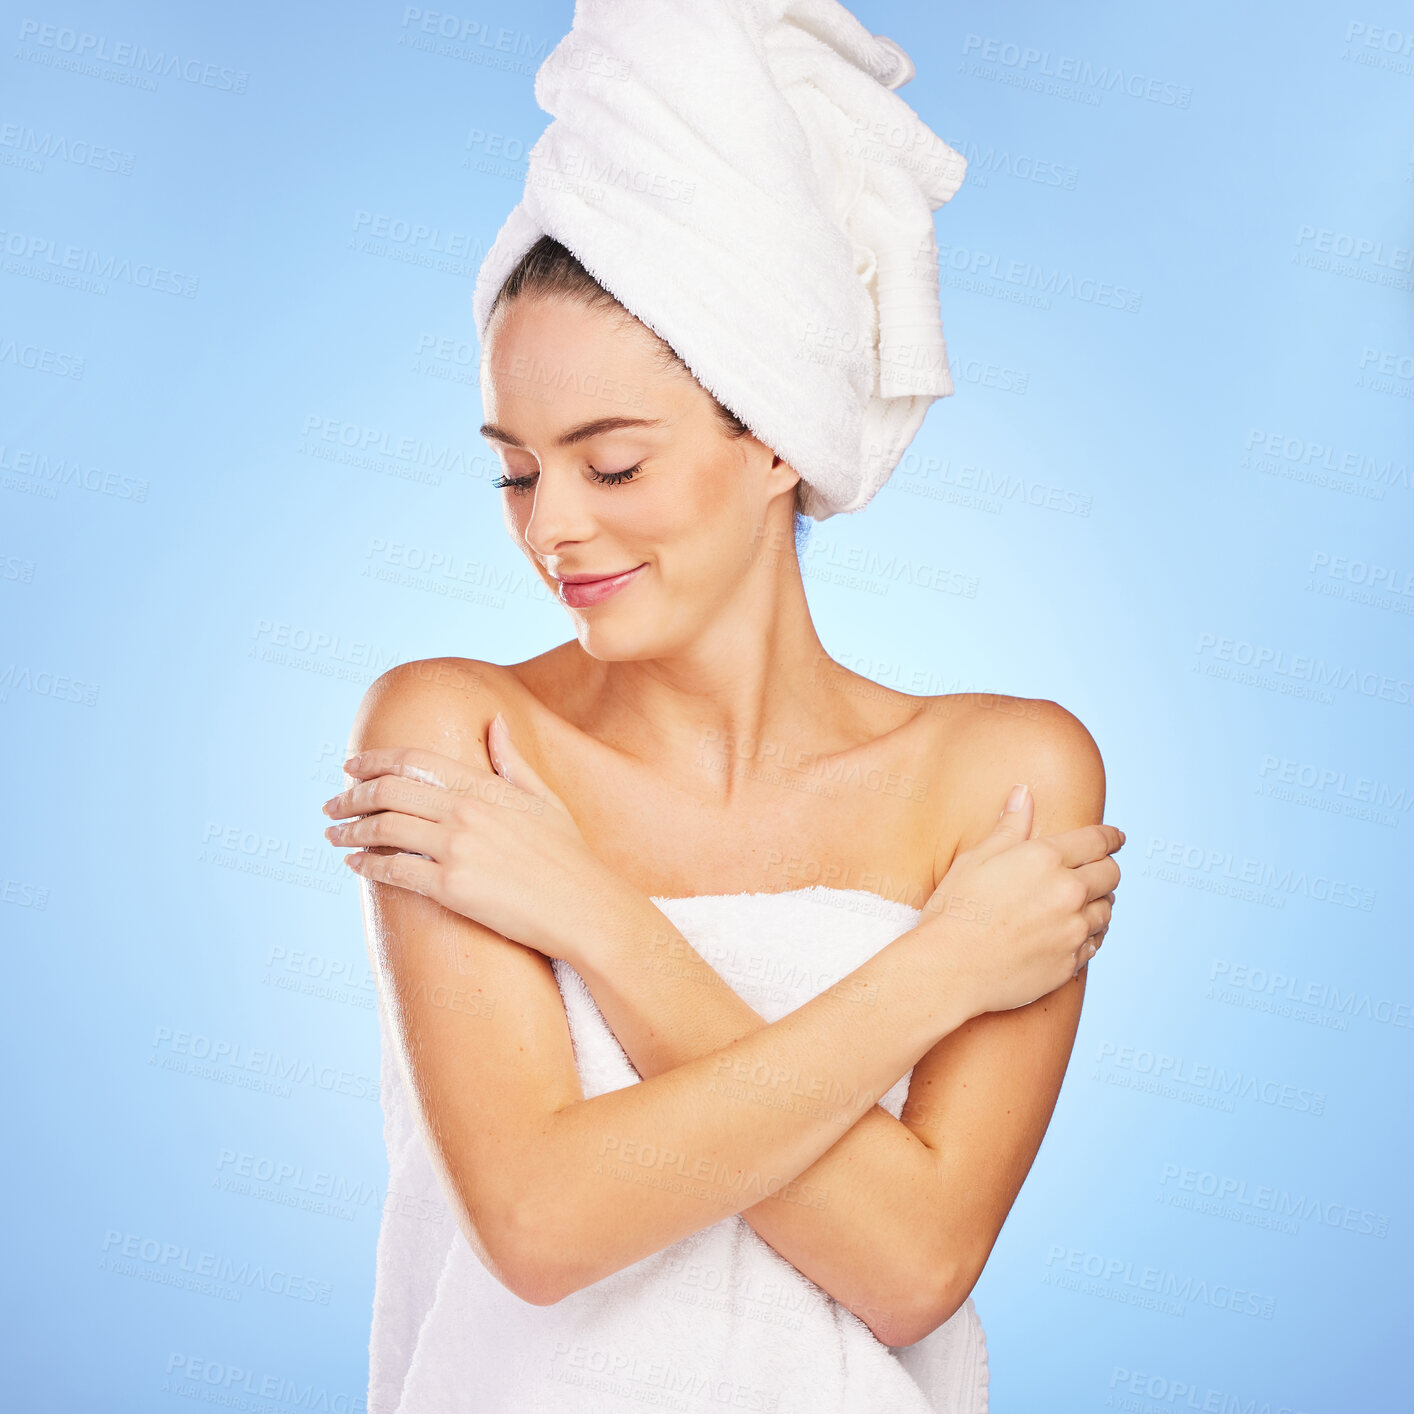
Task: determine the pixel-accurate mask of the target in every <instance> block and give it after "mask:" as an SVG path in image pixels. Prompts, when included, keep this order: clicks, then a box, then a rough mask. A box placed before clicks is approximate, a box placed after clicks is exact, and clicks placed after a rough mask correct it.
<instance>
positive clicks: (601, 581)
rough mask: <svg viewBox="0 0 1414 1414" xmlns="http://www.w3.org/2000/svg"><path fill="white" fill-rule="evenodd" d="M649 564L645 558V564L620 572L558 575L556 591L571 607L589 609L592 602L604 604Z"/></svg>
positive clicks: (561, 599) (561, 600) (563, 602)
mask: <svg viewBox="0 0 1414 1414" xmlns="http://www.w3.org/2000/svg"><path fill="white" fill-rule="evenodd" d="M647 566H648V562H647V561H646V560H645V561H644V562H643V564H641V565H635V566H634V568H633V569H631V570H622V571H620V572H619V573H618V574H608V575H585V574H569V575H563V576H561V575H556V576H555V582H556V592H557V593H558V595H559V597H560V602H561V603H562V604H568V605H569V607H570V608H571V609H587V608H588V607H589V606H590V605H591V604H602V603H603V602H604V600H605V599H608V598H609V597H611V596H612V595H614V594H617V593H618V592H619V590H620V589H622V588H623V587H624V586H625V585H626V584H629V583H630V582H631V581H632V580H633V579H634V578H635V577H636V576H637V575H638V572H639V571H640V570H643V569H646V568H647Z"/></svg>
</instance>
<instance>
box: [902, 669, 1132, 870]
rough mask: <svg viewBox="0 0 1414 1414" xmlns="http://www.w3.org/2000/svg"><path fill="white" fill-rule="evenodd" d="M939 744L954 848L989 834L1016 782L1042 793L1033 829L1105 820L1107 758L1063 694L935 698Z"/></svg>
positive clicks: (1065, 827) (1042, 831)
mask: <svg viewBox="0 0 1414 1414" xmlns="http://www.w3.org/2000/svg"><path fill="white" fill-rule="evenodd" d="M930 705H931V712H932V715H933V716H934V717H935V718H936V722H937V726H936V731H937V742H936V747H935V749H936V750H937V751H938V753H939V756H940V759H941V761H942V763H943V767H944V771H945V774H946V776H947V778H948V780H949V781H950V782H951V784H952V786H953V788H954V791H955V794H954V796H953V806H954V819H953V825H954V828H955V833H956V845H955V850H962V849H969V848H971V847H972V845H974V844H975V843H977V841H978V840H980V839H981V838H982V837H983V836H985V835H987V834H989V833H990V832H991V829H992V827H993V825H994V824H995V823H996V820H997V816H998V815H999V814H1000V813H1001V810H1002V806H1003V805H1004V804H1005V802H1006V798H1007V795H1008V794H1009V793H1010V791H1011V788H1012V786H1014V785H1017V784H1019V783H1022V782H1024V783H1025V784H1026V785H1027V786H1029V787H1030V788H1031V792H1032V794H1033V795H1034V796H1035V798H1036V815H1035V823H1034V826H1033V832H1034V833H1035V834H1038V835H1045V834H1054V833H1057V832H1058V831H1061V830H1069V829H1074V828H1075V827H1076V826H1077V825H1090V824H1099V823H1100V821H1101V820H1102V819H1103V816H1104V809H1105V766H1104V760H1103V758H1102V757H1101V755H1100V748H1099V746H1098V745H1097V744H1096V742H1095V739H1094V737H1093V736H1092V735H1091V734H1090V731H1089V729H1088V728H1087V727H1086V726H1085V724H1084V723H1083V722H1082V721H1081V720H1080V719H1079V718H1078V717H1077V716H1076V715H1075V714H1074V713H1073V712H1070V711H1068V710H1067V709H1066V708H1064V707H1062V706H1061V705H1060V703H1058V702H1052V701H1051V700H1050V699H1048V698H1038V697H1008V696H1006V695H1004V694H998V693H954V694H950V695H947V696H943V697H935V698H931V699H930Z"/></svg>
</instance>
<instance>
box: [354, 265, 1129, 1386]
mask: <svg viewBox="0 0 1414 1414" xmlns="http://www.w3.org/2000/svg"><path fill="white" fill-rule="evenodd" d="M536 369H540V370H545V369H550V370H554V371H555V373H556V375H557V376H556V378H555V379H554V382H553V387H554V388H555V392H554V394H553V396H547V395H546V392H545V388H546V386H547V384H546V383H545V382H544V381H543V380H542V379H539V378H536V377H533V376H530V375H529V374H528V373H527V370H536ZM558 375H564V376H558ZM606 386H612V387H617V388H625V387H626V388H633V389H637V390H641V394H642V396H641V399H637V400H635V404H634V405H633V406H632V407H631V408H626V407H624V406H623V405H622V404H614V405H613V406H606V401H605V398H604V397H603V395H602V389H603V388H604V387H606ZM482 395H483V405H484V409H485V415H486V418H487V422H486V425H485V426H484V427H483V429H482V432H483V435H484V436H485V437H486V438H487V439H488V441H489V442H490V443H491V445H492V446H494V448H495V449H496V451H497V452H498V454H499V455H500V457H501V458H502V461H503V465H504V477H503V478H502V480H501V482H500V483H499V484H500V486H501V488H502V492H501V494H502V505H503V510H504V515H505V519H506V523H507V526H508V529H509V531H510V533H511V535H512V537H513V538H514V540H515V542H516V544H517V546H518V547H519V549H520V550H521V551H522V552H523V553H524V554H525V556H526V557H527V559H528V560H529V562H530V564H531V565H532V566H533V567H534V569H535V571H536V573H538V574H539V575H540V577H541V578H542V580H543V581H544V582H545V584H546V585H547V586H549V587H550V589H551V590H552V591H553V592H554V593H555V594H556V595H557V597H558V598H559V599H560V601H561V602H562V603H563V604H564V606H565V608H566V610H567V612H568V614H569V616H570V619H571V622H572V624H573V627H574V633H575V637H574V639H573V640H572V641H569V642H566V643H564V644H562V645H560V646H559V647H557V648H555V649H553V650H551V651H550V652H547V653H544V654H541V655H539V656H537V657H533V658H530V659H528V660H526V661H524V662H520V663H515V664H512V665H497V664H494V663H489V662H483V661H480V660H476V659H467V658H457V657H448V658H440V659H433V660H426V661H422V662H415V663H409V664H405V665H403V666H401V667H399V668H395V669H393V670H392V671H390V672H388V673H386V674H385V675H384V676H383V677H382V678H380V679H379V680H378V681H377V682H376V683H375V684H374V685H373V686H372V687H371V688H370V689H369V691H368V694H367V696H366V698H365V700H364V702H363V705H362V707H361V709H360V711H359V714H358V719H357V722H356V724H355V726H354V729H353V735H352V738H351V751H352V752H353V753H354V754H353V756H352V758H351V759H350V760H349V761H348V762H347V763H346V770H347V772H348V774H349V776H350V777H351V779H352V780H353V781H354V782H355V783H354V784H352V785H351V786H350V788H349V789H347V790H346V791H344V792H343V793H342V794H340V795H338V796H336V797H335V798H334V799H333V800H332V801H330V802H329V803H328V805H327V806H326V811H327V813H328V814H330V815H332V816H333V817H335V818H336V819H338V820H343V821H346V822H347V823H343V824H339V825H336V826H333V827H331V828H330V830H329V832H328V833H329V837H330V838H331V840H333V841H334V842H335V843H336V844H340V845H352V846H356V847H358V851H359V852H357V853H354V854H352V855H350V856H349V862H350V865H351V866H352V867H353V868H354V869H355V870H356V871H357V872H358V873H359V875H360V876H361V878H362V879H363V880H365V881H366V884H367V887H366V888H365V889H364V890H363V899H364V908H365V918H366V926H367V932H368V940H369V946H370V949H371V952H372V955H373V958H374V962H375V966H376V969H377V973H378V976H379V981H380V992H381V998H382V1003H383V1007H382V1013H381V1015H382V1024H383V1028H384V1030H383V1036H384V1044H385V1050H384V1072H383V1074H384V1091H383V1100H384V1104H385V1107H386V1108H387V1126H388V1127H387V1139H388V1151H389V1164H390V1191H389V1195H388V1203H387V1207H386V1209H385V1214H384V1219H383V1223H384V1225H383V1231H382V1235H381V1237H380V1243H379V1253H378V1288H377V1295H376V1298H375V1320H374V1333H373V1341H372V1369H371V1379H370V1391H369V1408H370V1410H375V1411H376V1410H393V1409H402V1410H403V1411H405V1414H425V1411H437V1410H443V1409H448V1410H449V1409H468V1410H471V1409H474V1410H478V1411H499V1410H506V1411H510V1410H515V1411H518V1412H519V1411H526V1410H539V1409H545V1410H551V1409H559V1410H575V1411H580V1410H600V1409H603V1410H611V1409H613V1410H616V1409H629V1408H638V1407H641V1405H643V1404H644V1403H645V1402H647V1403H654V1404H656V1403H662V1404H665V1405H666V1406H667V1407H670V1408H677V1409H692V1410H697V1409H704V1410H705V1409H714V1410H720V1409H722V1408H724V1407H726V1408H732V1407H736V1408H746V1409H766V1410H778V1411H786V1410H802V1411H804V1410H808V1411H820V1410H851V1411H864V1410H872V1411H891V1414H892V1412H895V1411H905V1414H907V1411H927V1410H940V1409H948V1410H952V1409H959V1410H968V1411H974V1410H982V1409H985V1408H986V1398H987V1395H986V1389H987V1365H986V1346H985V1341H984V1338H983V1335H982V1330H981V1326H980V1323H979V1322H978V1320H977V1316H976V1312H975V1310H974V1309H973V1305H972V1302H971V1299H970V1296H969V1293H970V1292H971V1290H972V1288H973V1286H974V1284H975V1283H976V1281H977V1279H978V1276H979V1274H980V1273H981V1271H982V1269H983V1266H984V1264H985V1262H986V1260H987V1258H988V1255H989V1253H990V1251H991V1249H992V1246H993V1244H994V1242H995V1241H996V1238H997V1235H998V1232H999V1230H1000V1228H1001V1226H1002V1223H1003V1222H1004V1220H1005V1218H1006V1216H1007V1213H1008V1211H1009V1209H1010V1208H1011V1206H1012V1203H1013V1202H1014V1201H1015V1198H1016V1195H1017V1192H1018V1190H1019V1189H1020V1187H1021V1184H1022V1181H1023V1180H1024V1178H1025V1177H1026V1174H1027V1172H1028V1170H1029V1169H1030V1166H1031V1164H1032V1161H1033V1159H1034V1158H1035V1155H1036V1152H1037V1149H1038V1147H1039V1145H1040V1142H1041V1139H1042V1136H1043V1135H1044V1133H1045V1131H1046V1127H1047V1124H1048V1122H1049V1120H1050V1117H1051V1113H1052V1110H1053V1107H1054V1105H1055V1102H1056V1097H1057V1094H1058V1091H1059V1087H1060V1084H1061V1078H1062V1076H1063V1074H1064V1072H1065V1069H1066V1065H1067V1061H1068V1058H1069V1056H1070V1052H1071V1045H1072V1041H1073V1039H1074V1036H1075V1031H1076V1026H1077V1022H1078V1018H1079V1014H1080V1004H1081V997H1082V994H1083V991H1084V979H1085V967H1086V964H1087V962H1088V961H1089V959H1090V958H1091V957H1092V956H1093V955H1094V953H1095V951H1096V949H1097V948H1098V947H1099V945H1100V943H1101V941H1102V939H1103V937H1104V935H1105V931H1106V928H1107V926H1108V924H1109V920H1110V912H1111V907H1112V905H1113V901H1114V889H1115V885H1116V883H1117V881H1118V879H1119V868H1118V865H1117V864H1116V863H1115V861H1114V859H1113V857H1112V856H1113V855H1114V853H1115V851H1116V850H1117V849H1118V848H1119V847H1120V845H1121V844H1122V842H1123V835H1122V834H1121V832H1119V831H1118V830H1116V829H1114V828H1113V827H1111V826H1108V825H1104V824H1102V823H1100V822H1101V819H1102V812H1103V808H1104V795H1105V781H1104V771H1103V767H1102V764H1101V758H1100V754H1099V752H1098V751H1097V749H1096V746H1095V743H1094V742H1093V740H1092V739H1091V737H1090V735H1089V733H1088V732H1087V731H1086V729H1085V727H1084V726H1083V725H1082V724H1081V723H1080V722H1079V721H1078V720H1077V719H1076V718H1075V717H1074V716H1072V715H1071V714H1070V713H1069V712H1067V711H1066V710H1065V709H1064V708H1062V707H1060V706H1058V705H1057V704H1055V703H1054V702H1050V701H1045V700H1030V699H1018V698H1009V697H992V696H986V695H981V694H955V695H945V696H940V697H914V696H910V695H908V694H905V693H901V692H895V691H891V690H889V689H886V688H883V687H880V686H879V685H877V684H875V683H873V682H871V681H869V680H867V679H865V678H863V677H861V676H859V675H857V674H855V673H852V672H850V671H848V670H846V669H845V668H843V667H841V666H840V665H839V664H837V663H835V662H834V661H833V660H831V659H830V657H829V656H828V655H827V654H826V652H825V651H824V649H823V648H822V646H821V643H820V640H819V638H818V636H817V635H816V632H815V629H814V626H813V624H812V622H811V616H810V611H809V607H808V604H807V602H806V595H805V591H804V587H803V583H802V579H801V573H800V566H799V562H798V559H797V555H796V528H797V527H796V520H797V504H798V500H797V498H798V496H799V494H800V475H799V473H798V472H797V470H796V469H794V468H793V467H792V466H790V465H789V464H787V463H786V462H785V461H783V460H782V458H781V457H780V456H779V455H777V454H775V453H774V452H773V451H772V450H771V449H770V448H769V447H767V446H766V445H765V444H764V443H763V442H762V441H761V440H759V439H758V438H757V437H756V436H755V435H753V434H752V433H750V432H748V431H747V430H746V429H745V428H744V427H743V426H742V425H741V424H740V423H739V422H737V421H736V420H735V418H734V417H733V416H732V414H731V413H730V412H728V411H727V410H726V409H725V408H723V407H722V406H721V405H720V404H719V403H717V402H716V401H715V400H714V399H713V398H712V397H711V396H710V395H709V394H708V393H707V392H706V391H705V390H704V388H703V387H702V386H701V385H700V384H699V383H698V382H697V381H695V379H694V378H693V376H692V375H691V374H690V373H689V372H688V371H687V369H686V368H685V367H684V366H683V364H682V363H681V362H680V361H679V360H678V359H677V358H676V356H675V355H674V352H673V350H672V349H671V347H669V346H668V345H667V344H665V343H664V342H663V341H662V340H661V339H660V338H658V337H657V336H656V335H655V334H653V333H652V332H651V331H650V330H649V329H648V328H646V327H645V326H644V325H643V324H642V323H640V322H639V321H638V320H637V319H635V318H634V317H633V316H632V315H630V314H629V313H628V312H627V311H626V310H625V309H623V308H622V307H621V306H620V305H619V304H618V303H617V302H616V301H615V300H614V298H613V297H612V296H611V295H610V294H608V293H607V292H606V291H605V290H604V289H603V288H601V287H600V286H599V285H598V284H596V282H595V281H594V280H593V279H592V278H591V277H590V276H589V275H588V274H587V273H586V271H585V270H584V268H583V267H582V266H581V265H580V264H579V263H578V262H577V261H576V260H575V258H574V256H572V255H571V254H570V253H569V251H568V250H566V249H565V248H564V246H562V245H560V244H558V243H557V242H555V241H553V240H550V239H549V238H543V239H541V240H540V241H538V242H536V244H535V245H534V246H533V247H532V248H531V249H530V251H529V252H528V254H527V255H526V256H525V258H524V260H523V261H522V262H521V263H520V265H519V266H518V267H517V269H516V270H515V272H514V273H513V275H512V276H511V278H510V279H509V280H508V281H507V282H506V284H505V286H504V287H503V288H502V289H501V291H500V294H499V297H498V299H497V302H496V305H495V307H494V310H493V312H492V316H491V318H490V321H489V323H488V325H487V329H486V334H485V339H484V351H483V386H482ZM1013 787H1016V789H1013ZM748 998H752V999H754V1001H755V1005H753V1004H752V1001H751V1000H748ZM881 1097H882V1103H881V1102H880V1101H881Z"/></svg>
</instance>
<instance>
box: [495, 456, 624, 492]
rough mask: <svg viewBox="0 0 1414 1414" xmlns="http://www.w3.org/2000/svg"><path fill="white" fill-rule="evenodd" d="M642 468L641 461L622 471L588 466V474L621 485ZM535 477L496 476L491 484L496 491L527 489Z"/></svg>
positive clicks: (608, 483) (604, 481)
mask: <svg viewBox="0 0 1414 1414" xmlns="http://www.w3.org/2000/svg"><path fill="white" fill-rule="evenodd" d="M642 470H643V463H642V462H639V463H638V464H637V465H636V466H630V467H626V468H625V469H624V470H623V471H596V470H595V469H594V468H593V467H592V466H591V467H590V468H589V474H590V476H591V477H592V478H593V479H594V480H595V481H597V482H599V483H600V484H601V485H603V486H621V485H622V484H623V483H624V482H625V481H631V480H632V479H633V478H634V477H635V476H637V475H638V473H639V472H640V471H642ZM534 482H535V477H534V476H533V475H531V476H498V477H497V478H496V479H495V480H494V481H493V482H492V483H491V485H492V486H494V487H495V488H496V489H497V490H498V491H516V492H519V491H528V490H529V489H530V487H531V486H532V485H533V484H534Z"/></svg>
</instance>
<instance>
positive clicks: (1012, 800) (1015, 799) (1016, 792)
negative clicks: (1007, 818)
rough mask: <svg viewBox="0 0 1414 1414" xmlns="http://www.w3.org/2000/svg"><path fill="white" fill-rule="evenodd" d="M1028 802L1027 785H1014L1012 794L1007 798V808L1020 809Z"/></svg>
mask: <svg viewBox="0 0 1414 1414" xmlns="http://www.w3.org/2000/svg"><path fill="white" fill-rule="evenodd" d="M1025 803H1026V787H1025V786H1024V785H1021V786H1012V788H1011V794H1010V795H1009V796H1007V798H1006V808H1007V809H1008V810H1020V809H1021V807H1022V806H1023V805H1024V804H1025Z"/></svg>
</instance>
